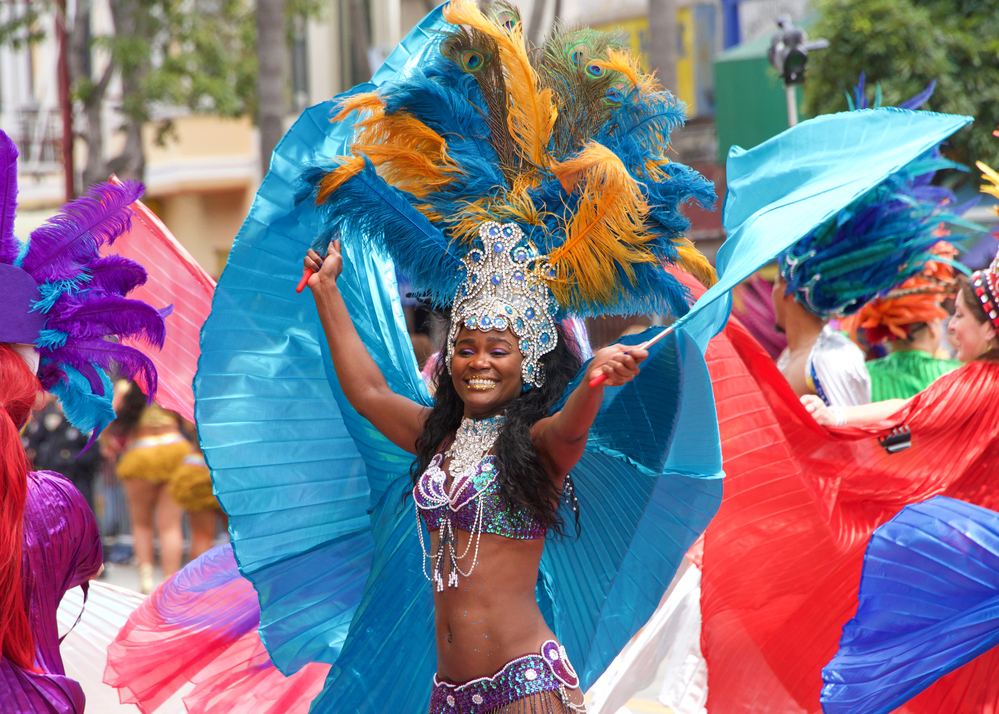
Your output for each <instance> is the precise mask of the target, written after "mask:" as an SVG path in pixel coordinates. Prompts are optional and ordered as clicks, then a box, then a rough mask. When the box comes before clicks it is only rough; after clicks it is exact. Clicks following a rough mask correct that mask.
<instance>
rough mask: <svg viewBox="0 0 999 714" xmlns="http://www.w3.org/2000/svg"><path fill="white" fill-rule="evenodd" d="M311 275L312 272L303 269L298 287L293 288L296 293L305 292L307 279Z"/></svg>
mask: <svg viewBox="0 0 999 714" xmlns="http://www.w3.org/2000/svg"><path fill="white" fill-rule="evenodd" d="M312 275H313V271H312V270H309V269H308V268H305V269H304V270H302V279H301V280H299V281H298V287H297V288H295V292H296V293H300V292H302V291H303V290H305V286H306V284H307V283H308V282H309V278H311V277H312Z"/></svg>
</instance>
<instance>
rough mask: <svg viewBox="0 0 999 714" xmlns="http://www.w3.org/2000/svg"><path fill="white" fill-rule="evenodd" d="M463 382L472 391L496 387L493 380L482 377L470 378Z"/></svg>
mask: <svg viewBox="0 0 999 714" xmlns="http://www.w3.org/2000/svg"><path fill="white" fill-rule="evenodd" d="M465 382H466V383H467V384H468V386H469V387H472V388H473V389H492V388H493V387H495V386H496V382H495V380H492V379H484V378H482V377H472V378H471V379H466V380H465Z"/></svg>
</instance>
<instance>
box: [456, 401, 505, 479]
mask: <svg viewBox="0 0 999 714" xmlns="http://www.w3.org/2000/svg"><path fill="white" fill-rule="evenodd" d="M502 428H503V415H502V414H500V415H499V416H494V417H491V418H490V419H481V420H475V419H469V418H468V417H463V418H462V420H461V426H459V427H458V431H457V433H456V434H455V435H454V441H453V442H452V443H451V446H450V447H448V450H447V451H446V452H444V457H445V458H447V459H451V465H450V468H449V471H450V472H451V478H452V479H456V478H458V477H459V476H471V475H472V474H473V473H475V469H476V467H477V466H478V465H479V462H480V461H482V459H483V457H484V456H485V455H486V454H488V453H489V452H490V451H491V450H492V448H493V445H494V444H495V443H496V439H497V438H498V437H499V433H500V429H502Z"/></svg>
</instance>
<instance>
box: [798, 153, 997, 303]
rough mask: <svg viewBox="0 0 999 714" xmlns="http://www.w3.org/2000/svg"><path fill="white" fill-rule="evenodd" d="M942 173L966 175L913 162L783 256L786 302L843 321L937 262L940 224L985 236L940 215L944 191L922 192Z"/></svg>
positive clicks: (946, 213) (946, 199)
mask: <svg viewBox="0 0 999 714" xmlns="http://www.w3.org/2000/svg"><path fill="white" fill-rule="evenodd" d="M944 168H959V169H964V167H963V166H960V165H959V164H954V163H953V162H951V161H948V160H946V159H943V158H940V157H939V154H937V155H936V156H934V155H932V154H930V155H927V156H925V157H923V158H920V159H917V160H916V161H914V162H912V163H910V164H908V165H907V166H906V167H904V168H903V169H902V170H900V171H899V172H896V173H895V174H893V175H891V176H889V177H888V178H887V179H886V180H885V181H883V182H882V183H880V184H878V185H877V186H876V187H874V188H873V189H872V190H870V191H868V192H867V193H866V194H864V195H863V196H861V197H860V198H858V199H857V200H856V201H854V202H853V203H852V204H850V205H849V206H847V207H846V208H845V209H843V210H842V211H840V212H839V213H838V214H837V215H836V216H833V218H831V219H830V220H828V221H826V222H825V223H823V224H822V225H821V226H819V227H818V228H817V229H816V230H814V231H812V233H810V234H809V235H808V236H806V237H805V238H803V239H801V240H800V241H798V242H797V243H795V244H794V245H793V246H791V247H790V248H788V249H787V250H786V251H784V252H783V253H781V255H780V256H779V258H778V260H779V262H780V266H781V274H782V275H783V276H784V279H785V281H786V282H787V290H786V292H787V294H788V295H790V294H792V293H793V294H796V296H797V299H798V300H799V301H801V302H802V303H804V304H805V306H806V307H808V309H809V310H811V311H812V312H813V313H814V314H816V315H819V316H822V317H826V318H828V317H831V316H833V315H849V314H851V313H852V312H855V311H856V310H858V309H859V308H861V307H862V306H863V305H865V304H866V303H867V302H869V301H871V300H873V299H874V298H875V297H877V296H878V295H885V294H886V293H887V292H888V291H889V290H891V289H892V288H894V287H895V286H896V285H899V284H901V283H902V282H904V281H905V280H907V279H909V278H911V277H913V276H915V275H918V274H919V273H920V272H921V271H922V270H923V266H924V265H925V264H926V262H927V260H932V259H935V258H934V256H933V254H932V253H931V252H930V249H931V248H932V247H933V246H934V245H936V243H937V242H938V241H939V240H940V238H939V236H938V235H937V232H936V231H937V228H938V227H939V226H940V225H941V224H944V223H946V224H950V225H956V226H961V227H965V228H969V229H971V230H976V229H977V230H984V229H981V227H980V226H977V225H975V224H973V223H969V222H967V221H965V220H963V219H962V218H961V217H960V216H959V215H958V214H957V213H956V212H955V211H954V210H953V209H951V210H947V209H946V208H945V207H946V206H948V205H953V204H954V196H953V194H952V193H951V192H950V191H948V190H946V189H944V188H941V187H939V186H932V185H929V184H928V181H927V179H926V174H927V173H929V174H930V176H931V177H932V174H933V173H935V172H936V171H937V170H939V169H944ZM965 170H966V169H965Z"/></svg>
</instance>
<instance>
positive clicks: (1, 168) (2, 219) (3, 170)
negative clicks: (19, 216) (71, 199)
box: [0, 131, 21, 265]
mask: <svg viewBox="0 0 999 714" xmlns="http://www.w3.org/2000/svg"><path fill="white" fill-rule="evenodd" d="M16 211H17V146H15V144H14V142H13V141H11V140H10V137H9V136H7V135H6V134H5V133H4V132H2V131H0V263H6V264H8V265H13V264H14V262H15V261H16V260H17V257H18V254H19V253H20V251H21V243H20V241H18V240H17V238H15V237H14V214H15V212H16Z"/></svg>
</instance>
